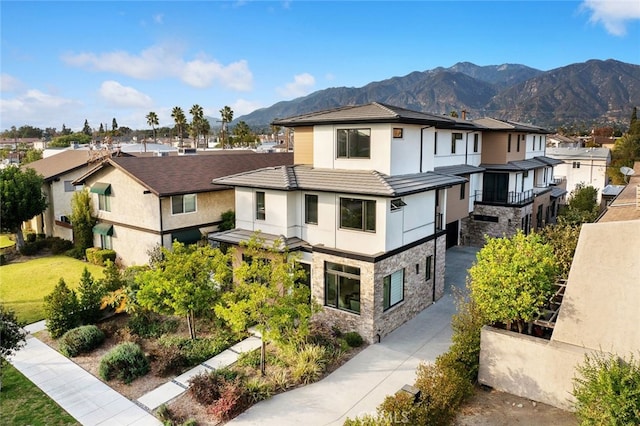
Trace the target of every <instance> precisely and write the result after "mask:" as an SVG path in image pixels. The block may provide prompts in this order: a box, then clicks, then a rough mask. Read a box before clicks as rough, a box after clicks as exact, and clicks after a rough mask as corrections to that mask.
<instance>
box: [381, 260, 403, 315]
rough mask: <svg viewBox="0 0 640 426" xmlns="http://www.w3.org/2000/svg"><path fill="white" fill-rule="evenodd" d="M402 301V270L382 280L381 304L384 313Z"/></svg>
mask: <svg viewBox="0 0 640 426" xmlns="http://www.w3.org/2000/svg"><path fill="white" fill-rule="evenodd" d="M403 300H404V269H400V270H399V271H396V272H394V273H393V274H391V275H387V276H386V277H384V280H383V296H382V303H383V307H384V310H385V311H386V310H387V309H389V308H390V307H392V306H394V305H397V304H398V303H400V302H402V301H403Z"/></svg>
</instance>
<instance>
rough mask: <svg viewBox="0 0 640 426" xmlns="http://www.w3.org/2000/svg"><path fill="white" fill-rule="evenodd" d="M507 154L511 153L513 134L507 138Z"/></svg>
mask: <svg viewBox="0 0 640 426" xmlns="http://www.w3.org/2000/svg"><path fill="white" fill-rule="evenodd" d="M507 152H511V133H509V136H507Z"/></svg>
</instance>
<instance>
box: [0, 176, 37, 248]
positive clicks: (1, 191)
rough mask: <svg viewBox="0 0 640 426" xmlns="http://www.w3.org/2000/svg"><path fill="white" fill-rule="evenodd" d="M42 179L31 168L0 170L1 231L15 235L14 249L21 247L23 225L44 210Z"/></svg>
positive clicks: (22, 242)
mask: <svg viewBox="0 0 640 426" xmlns="http://www.w3.org/2000/svg"><path fill="white" fill-rule="evenodd" d="M42 184H43V179H42V176H40V175H38V174H37V173H36V171H35V170H34V169H30V168H25V169H20V168H18V167H13V166H10V167H5V168H4V169H1V170H0V200H1V203H0V213H1V214H0V217H1V218H2V223H1V226H2V229H5V230H7V231H9V232H11V233H13V234H15V235H16V248H17V249H18V250H21V249H22V248H23V247H24V236H23V235H22V223H23V222H24V221H26V220H29V219H31V218H32V217H34V216H37V215H39V214H40V213H42V212H43V211H45V209H46V208H47V197H46V196H45V195H44V194H43V193H42Z"/></svg>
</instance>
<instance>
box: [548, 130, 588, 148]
mask: <svg viewBox="0 0 640 426" xmlns="http://www.w3.org/2000/svg"><path fill="white" fill-rule="evenodd" d="M582 146H584V141H583V140H581V139H579V138H572V137H570V136H564V135H560V134H558V133H556V134H554V135H547V148H576V147H582Z"/></svg>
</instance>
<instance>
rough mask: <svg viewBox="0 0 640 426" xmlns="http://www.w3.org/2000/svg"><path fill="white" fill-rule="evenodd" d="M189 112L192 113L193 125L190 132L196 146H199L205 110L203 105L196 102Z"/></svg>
mask: <svg viewBox="0 0 640 426" xmlns="http://www.w3.org/2000/svg"><path fill="white" fill-rule="evenodd" d="M189 114H191V117H192V118H191V127H190V133H191V136H192V137H193V140H194V148H197V147H198V140H199V136H200V135H201V134H202V122H203V121H204V111H203V110H202V107H201V106H200V105H198V104H195V105H193V106H192V107H191V109H190V110H189Z"/></svg>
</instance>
